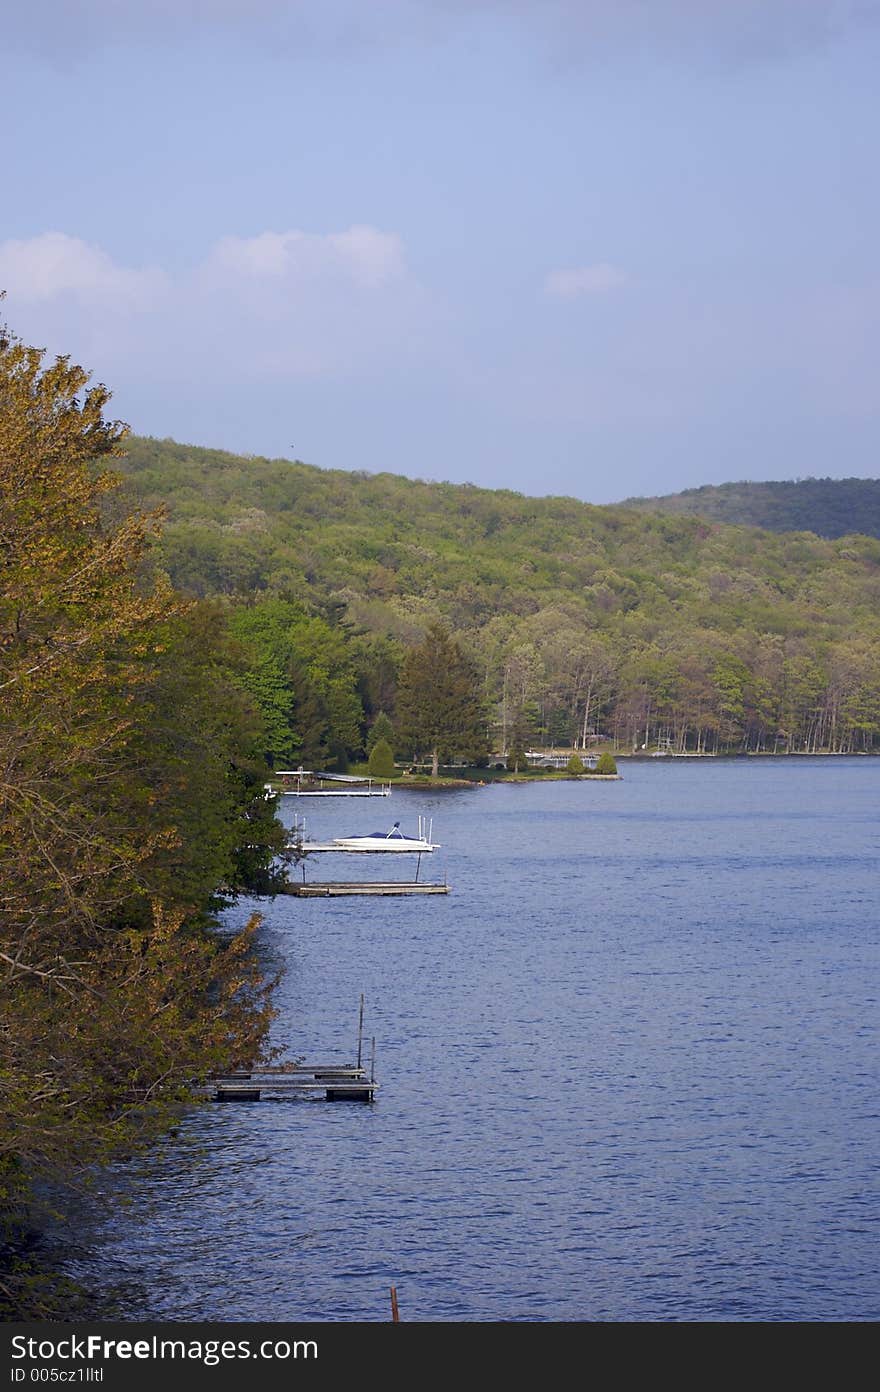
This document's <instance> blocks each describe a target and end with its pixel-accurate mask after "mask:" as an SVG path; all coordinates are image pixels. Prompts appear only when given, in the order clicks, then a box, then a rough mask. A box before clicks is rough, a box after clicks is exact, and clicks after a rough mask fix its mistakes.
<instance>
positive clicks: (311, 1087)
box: [205, 1063, 379, 1102]
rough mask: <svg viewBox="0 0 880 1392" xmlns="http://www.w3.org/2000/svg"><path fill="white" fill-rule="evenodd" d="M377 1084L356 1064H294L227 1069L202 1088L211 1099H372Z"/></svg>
mask: <svg viewBox="0 0 880 1392" xmlns="http://www.w3.org/2000/svg"><path fill="white" fill-rule="evenodd" d="M378 1087H379V1084H378V1083H377V1082H376V1080H375V1078H373V1077H369V1076H368V1075H367V1070H366V1069H365V1068H359V1067H358V1066H357V1065H356V1064H332V1063H324V1064H297V1065H296V1066H295V1067H292V1068H291V1067H281V1068H262V1069H256V1070H254V1072H253V1073H228V1074H224V1075H223V1076H222V1077H219V1076H218V1077H216V1078H211V1079H209V1081H208V1083H207V1085H206V1088H205V1092H206V1093H207V1095H208V1096H209V1097H210V1098H211V1100H212V1101H214V1102H262V1101H268V1100H270V1099H271V1100H274V1101H283V1100H285V1099H288V1098H292V1097H299V1096H302V1095H303V1094H306V1095H307V1094H309V1093H314V1092H323V1094H324V1096H325V1098H326V1100H327V1101H328V1102H372V1101H373V1098H374V1095H375V1093H376V1091H377V1090H378Z"/></svg>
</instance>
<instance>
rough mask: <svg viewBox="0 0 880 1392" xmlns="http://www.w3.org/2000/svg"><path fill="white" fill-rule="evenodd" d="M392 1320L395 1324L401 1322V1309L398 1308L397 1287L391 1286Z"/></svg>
mask: <svg viewBox="0 0 880 1392" xmlns="http://www.w3.org/2000/svg"><path fill="white" fill-rule="evenodd" d="M391 1321H392V1323H393V1324H399V1323H400V1311H399V1310H398V1308H397V1287H396V1286H392V1287H391Z"/></svg>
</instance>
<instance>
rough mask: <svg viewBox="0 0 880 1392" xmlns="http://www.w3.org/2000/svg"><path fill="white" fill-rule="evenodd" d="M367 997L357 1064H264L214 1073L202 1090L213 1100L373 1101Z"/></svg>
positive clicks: (373, 1057)
mask: <svg viewBox="0 0 880 1392" xmlns="http://www.w3.org/2000/svg"><path fill="white" fill-rule="evenodd" d="M363 1057H364V997H363V994H362V995H361V999H360V1009H359V1011H358V1034H357V1063H280V1064H263V1065H262V1067H258V1068H257V1067H255V1068H253V1069H252V1070H251V1071H250V1072H230V1073H215V1074H213V1075H212V1076H211V1077H210V1078H209V1079H208V1080H207V1082H206V1083H205V1084H204V1086H203V1087H202V1088H201V1089H200V1091H201V1092H202V1094H203V1095H204V1096H206V1097H209V1098H210V1099H211V1100H212V1101H213V1102H263V1101H275V1102H281V1101H289V1100H290V1099H292V1098H296V1097H301V1096H302V1095H303V1094H306V1095H308V1094H309V1093H314V1092H323V1094H324V1096H325V1097H326V1099H327V1101H328V1102H372V1101H373V1099H374V1097H375V1094H376V1091H377V1089H378V1087H379V1084H378V1083H377V1082H376V1040H375V1038H374V1039H373V1040H372V1050H371V1057H370V1070H369V1072H367V1069H366V1068H365V1067H364V1066H363Z"/></svg>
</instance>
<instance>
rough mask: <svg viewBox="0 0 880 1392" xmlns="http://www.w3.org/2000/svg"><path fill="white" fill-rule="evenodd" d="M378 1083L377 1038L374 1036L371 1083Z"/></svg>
mask: <svg viewBox="0 0 880 1392" xmlns="http://www.w3.org/2000/svg"><path fill="white" fill-rule="evenodd" d="M375 1081H376V1037H375V1035H374V1036H373V1052H372V1056H371V1058H370V1082H371V1083H375Z"/></svg>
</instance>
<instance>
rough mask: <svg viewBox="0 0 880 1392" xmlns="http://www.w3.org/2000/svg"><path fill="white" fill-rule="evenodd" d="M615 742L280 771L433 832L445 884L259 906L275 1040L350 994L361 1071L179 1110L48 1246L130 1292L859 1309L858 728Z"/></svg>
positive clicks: (347, 813) (273, 1307) (864, 819)
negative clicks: (568, 754)
mask: <svg viewBox="0 0 880 1392" xmlns="http://www.w3.org/2000/svg"><path fill="white" fill-rule="evenodd" d="M621 771H622V772H623V774H624V778H623V781H621V782H619V783H613V782H611V783H601V782H589V781H583V782H548V783H545V784H526V785H514V786H488V787H483V788H474V789H468V790H460V791H459V790H456V791H449V792H445V793H442V794H426V793H416V792H410V793H404V792H401V791H400V790H395V792H394V794H393V796H392V797H391V798H390V799H387V800H382V801H379V800H373V801H369V802H366V801H354V800H346V799H334V800H332V801H331V802H329V803H326V804H325V803H322V804H320V805H318V804H316V803H315V802H314V800H308V801H306V800H303V801H298V800H296V799H285V805H284V808H283V814H284V816H285V818H286V819H287V820H290V818H291V816H292V812H293V810H294V806H295V807H296V810H297V811H300V812H302V811H305V813H306V815H307V819H308V832H309V834H311V835H313V836H314V837H315V838H319V839H326V838H329V837H332V836H336V835H343V834H346V833H358V832H365V831H370V830H373V829H376V828H378V827H383V828H384V827H385V826H386V825H390V823H391V821H392V820H396V819H400V820H401V822H402V824H403V828H404V830H405V831H408V830H410V829H412V830H414V829H415V823H416V818H417V816H418V814H419V813H422V812H423V813H427V814H428V815H430V816H433V818H434V835H435V838H436V839H437V840H439V841H440V842H442V843H443V850H442V851H441V852H439V853H438V854H437V855H435V856H434V857H433V858H428V859H426V860H423V861H422V868H421V873H422V875H423V877H424V876H426V875H427V876H430V877H431V878H435V877H436V876H438V875H439V877H440V878H442V876H443V874H444V872H445V873H447V874H448V877H449V882H450V884H451V886H452V892H451V894H450V895H449V896H448V897H419V898H407V899H387V898H366V899H365V898H349V899H332V900H331V899H325V900H300V899H290V898H282V899H277V900H275V901H274V902H266V903H264V904H262V905H261V906H259V907H260V908H261V911H262V912H263V914H264V923H263V927H262V929H261V950H262V951H263V953H264V956H265V959H266V962H267V964H268V965H270V966H277V965H281V966H283V967H284V969H285V976H284V980H283V982H282V985H281V987H280V990H279V995H278V1001H277V1004H278V1006H279V1008H280V1017H279V1019H278V1021H277V1023H276V1030H275V1032H276V1036H277V1038H278V1040H279V1041H280V1042H283V1043H285V1044H286V1045H288V1046H289V1048H290V1050H291V1052H292V1053H294V1054H298V1055H306V1056H308V1057H310V1058H312V1059H314V1058H315V1057H316V1056H318V1055H322V1056H326V1057H329V1058H331V1059H341V1058H350V1057H351V1056H352V1055H353V1053H354V1051H355V1049H356V1028H357V1006H358V998H359V995H360V993H361V992H364V993H365V996H366V1033H367V1035H368V1036H369V1035H375V1036H376V1040H377V1049H378V1057H377V1070H376V1071H377V1076H378V1078H379V1080H380V1083H381V1091H380V1093H379V1096H378V1100H377V1102H376V1103H375V1104H374V1105H373V1106H368V1105H364V1104H362V1103H356V1102H354V1103H333V1104H331V1103H326V1102H324V1101H323V1100H320V1101H318V1100H312V1101H291V1102H279V1103H269V1102H263V1103H259V1104H250V1105H247V1104H241V1105H227V1106H222V1107H221V1106H215V1105H208V1106H205V1107H204V1108H201V1109H199V1110H198V1111H197V1112H196V1113H195V1114H194V1115H192V1116H191V1117H190V1118H188V1120H187V1121H186V1123H185V1125H184V1127H183V1128H182V1131H181V1135H180V1137H179V1138H178V1139H177V1140H176V1141H174V1142H172V1143H171V1144H170V1145H169V1147H167V1148H166V1149H164V1150H163V1152H162V1153H161V1154H157V1155H155V1156H153V1157H150V1158H149V1159H148V1160H147V1161H146V1162H140V1163H139V1164H138V1165H137V1166H136V1167H134V1166H130V1167H128V1168H127V1169H126V1170H124V1171H123V1172H122V1174H121V1175H120V1176H119V1182H120V1184H121V1185H122V1186H123V1187H124V1190H125V1192H126V1194H127V1196H128V1198H129V1199H130V1200H131V1201H132V1202H131V1206H130V1208H128V1209H127V1211H125V1212H123V1213H115V1214H114V1215H113V1216H112V1217H108V1218H105V1219H104V1220H97V1221H96V1222H95V1223H94V1225H93V1227H92V1229H91V1230H90V1231H89V1233H88V1234H87V1235H85V1234H84V1240H85V1242H86V1244H87V1245H86V1250H85V1251H83V1252H82V1253H81V1255H80V1258H79V1260H78V1261H76V1262H75V1263H73V1264H72V1266H71V1268H70V1269H71V1270H73V1271H74V1272H75V1274H76V1275H78V1277H79V1278H80V1279H81V1280H83V1281H84V1282H85V1283H86V1284H87V1285H91V1286H92V1287H95V1286H97V1287H99V1288H101V1287H103V1288H104V1289H105V1290H107V1291H109V1292H112V1294H113V1296H114V1298H115V1299H117V1300H119V1301H121V1303H122V1313H123V1314H124V1315H126V1316H127V1317H129V1318H133V1319H148V1318H149V1319H187V1320H242V1321H247V1320H387V1319H388V1318H389V1298H388V1288H389V1285H391V1284H392V1283H393V1284H395V1285H396V1286H397V1288H398V1293H399V1299H400V1305H401V1317H402V1318H403V1319H405V1320H432V1321H437V1320H531V1321H535V1320H773V1321H776V1320H832V1319H834V1320H840V1319H857V1320H866V1319H877V1318H878V1317H880V1294H878V1282H877V1251H878V1178H880V1162H878V1147H877V1128H878V1117H880V1104H878V1086H877V1085H878V1067H877V1059H878V1052H877V1033H878V1024H880V1012H878V974H877V965H878V960H877V959H878V951H877V949H878V936H880V935H878V923H877V887H878V869H880V831H878V818H877V810H878V792H880V762H878V761H876V760H868V759H808V758H802V759H800V758H799V759H788V760H784V761H782V760H779V761H771V760H758V759H749V760H737V761H731V762H717V761H709V760H706V761H699V760H690V761H674V762H670V761H661V760H655V761H644V762H641V761H639V762H625V763H622V765H621ZM377 861H378V864H377ZM413 873H414V863H413V861H412V860H411V859H410V858H409V857H399V858H398V857H395V858H394V859H393V860H390V859H386V858H384V857H382V858H374V857H369V858H365V857H345V858H344V859H343V858H341V857H335V856H334V857H324V858H323V859H322V861H321V862H320V864H318V865H317V867H316V868H315V869H312V868H310V869H309V871H308V874H309V877H310V878H320V877H323V878H333V879H337V878H339V879H341V878H368V877H371V876H372V877H376V878H398V877H399V878H407V877H411V876H412V874H413ZM253 907H254V905H253V904H251V903H241V904H239V905H237V906H236V907H235V909H234V910H232V911H231V913H230V920H231V921H232V922H238V921H240V920H243V919H244V918H246V917H247V915H248V913H249V912H250V911H251V909H252V908H253Z"/></svg>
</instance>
